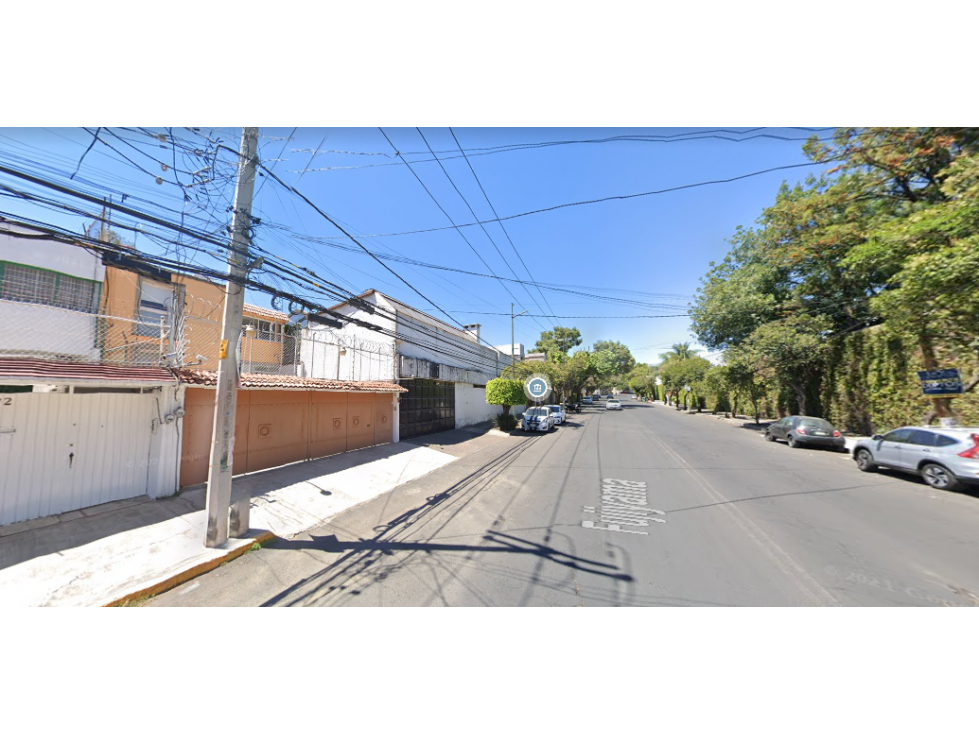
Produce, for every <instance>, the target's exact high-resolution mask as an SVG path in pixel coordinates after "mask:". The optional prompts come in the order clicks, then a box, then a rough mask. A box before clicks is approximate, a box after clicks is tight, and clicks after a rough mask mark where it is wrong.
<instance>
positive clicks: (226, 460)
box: [204, 127, 258, 548]
mask: <svg viewBox="0 0 979 734" xmlns="http://www.w3.org/2000/svg"><path fill="white" fill-rule="evenodd" d="M257 152H258V128H257V127H246V128H242V133H241V158H240V160H239V162H238V187H237V189H236V190H235V205H234V217H233V219H232V222H231V252H230V253H229V254H228V285H227V288H226V289H225V292H224V323H223V325H222V328H221V353H220V358H219V360H218V386H217V390H216V391H215V393H216V397H215V402H214V432H213V434H212V439H211V460H210V466H209V469H208V474H207V533H206V535H205V537H204V545H205V546H207V547H208V548H217V547H220V546H222V545H224V543H225V542H226V541H227V540H228V511H229V510H230V508H231V475H232V462H233V460H234V444H235V441H234V431H235V410H236V408H237V406H238V364H237V360H236V353H237V347H238V340H239V338H240V337H241V320H242V309H243V307H244V305H245V287H244V286H243V285H241V284H240V283H238V282H236V281H238V280H241V279H243V278H244V277H245V276H246V275H247V274H248V241H249V240H250V239H251V236H252V231H251V221H252V218H251V211H252V193H253V192H254V190H255V169H256V167H257V166H256V163H257Z"/></svg>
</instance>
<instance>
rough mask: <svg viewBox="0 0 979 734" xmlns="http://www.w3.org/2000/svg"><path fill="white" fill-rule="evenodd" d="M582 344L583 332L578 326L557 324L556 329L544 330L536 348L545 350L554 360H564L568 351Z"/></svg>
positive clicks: (550, 358) (548, 356)
mask: <svg viewBox="0 0 979 734" xmlns="http://www.w3.org/2000/svg"><path fill="white" fill-rule="evenodd" d="M580 344H581V332H580V331H578V329H576V328H570V329H569V328H567V327H564V326H555V327H554V331H542V332H541V335H540V339H538V340H537V343H536V344H535V345H534V350H535V351H538V352H544V353H546V354H547V358H548V359H549V360H551V361H554V362H563V361H564V360H565V359H567V356H568V352H569V351H570V350H571V349H572V348H573V347H577V346H579V345H580Z"/></svg>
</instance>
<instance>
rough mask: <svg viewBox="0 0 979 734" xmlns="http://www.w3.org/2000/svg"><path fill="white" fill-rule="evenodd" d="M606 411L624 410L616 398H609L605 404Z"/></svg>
mask: <svg viewBox="0 0 979 734" xmlns="http://www.w3.org/2000/svg"><path fill="white" fill-rule="evenodd" d="M605 410H622V403H621V402H619V401H618V400H616V399H615V398H609V399H608V401H607V402H606V403H605Z"/></svg>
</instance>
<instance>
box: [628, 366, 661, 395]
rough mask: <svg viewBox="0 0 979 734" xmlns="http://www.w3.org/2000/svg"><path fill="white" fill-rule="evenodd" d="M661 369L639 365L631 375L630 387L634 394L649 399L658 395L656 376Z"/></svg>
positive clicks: (629, 378) (633, 369) (629, 379)
mask: <svg viewBox="0 0 979 734" xmlns="http://www.w3.org/2000/svg"><path fill="white" fill-rule="evenodd" d="M658 371H659V368H657V367H654V366H653V365H650V364H637V365H636V366H635V367H633V368H632V372H630V373H629V377H628V385H629V387H630V388H631V389H632V391H633V392H634V393H636V394H637V395H641V396H642V397H644V398H648V397H650V396H651V395H655V393H656V374H657V372H658Z"/></svg>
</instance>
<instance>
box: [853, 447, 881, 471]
mask: <svg viewBox="0 0 979 734" xmlns="http://www.w3.org/2000/svg"><path fill="white" fill-rule="evenodd" d="M853 460H854V461H855V462H857V469H859V470H860V471H877V465H876V464H875V463H874V457H873V456H871V455H870V452H869V451H867V449H857V453H855V454H854V455H853Z"/></svg>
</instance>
